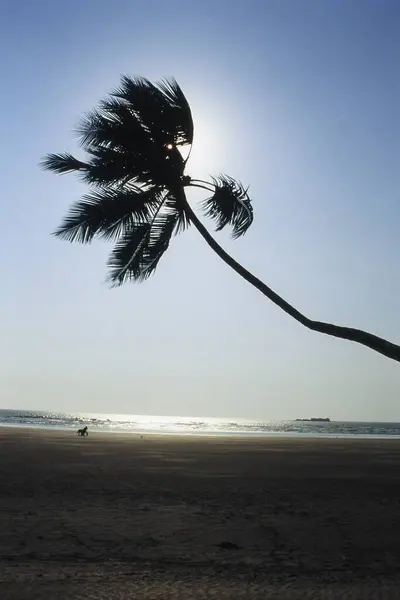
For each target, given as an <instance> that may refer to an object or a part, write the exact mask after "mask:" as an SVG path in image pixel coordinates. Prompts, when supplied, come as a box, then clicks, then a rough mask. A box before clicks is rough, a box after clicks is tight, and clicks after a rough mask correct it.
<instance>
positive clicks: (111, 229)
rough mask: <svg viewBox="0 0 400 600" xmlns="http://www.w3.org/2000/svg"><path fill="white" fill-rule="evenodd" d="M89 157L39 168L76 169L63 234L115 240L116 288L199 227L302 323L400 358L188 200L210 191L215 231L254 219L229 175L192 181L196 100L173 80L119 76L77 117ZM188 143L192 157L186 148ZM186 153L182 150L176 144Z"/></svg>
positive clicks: (64, 158) (207, 205) (147, 270)
mask: <svg viewBox="0 0 400 600" xmlns="http://www.w3.org/2000/svg"><path fill="white" fill-rule="evenodd" d="M78 133H79V136H80V143H81V146H82V147H83V149H84V150H85V153H86V158H85V160H78V159H77V158H74V157H73V156H72V155H71V154H68V153H64V154H49V155H47V156H46V157H45V158H44V160H43V162H42V166H43V167H44V168H45V169H48V170H50V171H54V172H56V173H70V172H77V173H78V175H79V176H80V177H81V178H82V179H83V181H84V182H85V183H87V184H88V186H89V193H88V194H86V195H85V196H84V197H83V198H82V200H80V201H79V202H77V203H76V204H74V205H73V206H72V208H71V209H70V211H69V213H68V214H67V216H66V217H65V219H64V221H63V222H62V224H61V225H60V227H59V228H58V229H57V230H56V231H55V235H56V236H57V237H58V238H61V239H63V240H67V241H69V242H81V243H90V242H92V241H93V240H94V239H95V238H103V239H106V240H113V241H114V242H115V244H114V248H113V250H112V252H111V255H110V258H109V262H108V266H109V276H108V279H109V281H110V282H111V284H112V285H121V284H123V283H125V282H127V281H130V280H131V281H132V280H133V281H143V280H145V279H147V278H148V277H149V276H150V275H151V274H152V273H153V272H154V271H155V269H156V267H157V265H158V263H159V261H160V259H161V257H162V256H163V254H164V253H165V252H166V250H167V248H168V246H169V244H170V242H171V239H172V237H173V235H174V234H176V233H179V232H181V231H183V230H184V229H186V228H187V227H188V226H190V225H193V226H194V227H195V228H196V229H197V231H198V232H199V233H200V235H201V236H202V237H203V239H204V240H205V241H206V243H207V244H208V245H209V246H210V247H211V248H212V249H213V250H214V251H215V252H216V254H217V255H218V256H219V257H220V258H221V259H222V260H223V261H224V262H225V263H226V264H227V265H228V266H229V267H231V268H232V269H233V270H234V271H236V273H238V274H239V275H240V276H241V277H243V279H245V280H246V281H248V282H249V283H251V284H252V285H253V286H254V287H255V288H257V289H258V290H259V291H260V292H261V293H262V294H264V295H265V296H267V298H269V299H270V300H272V302H274V303H275V304H276V305H278V306H279V307H280V308H281V309H282V310H284V311H285V312H286V313H287V314H288V315H290V316H291V317H293V318H294V319H296V321H298V322H299V323H301V324H302V325H304V326H305V327H307V328H308V329H311V330H313V331H318V332H320V333H324V334H327V335H330V336H334V337H338V338H343V339H347V340H350V341H353V342H357V343H359V344H362V345H364V346H368V347H369V348H371V349H372V350H375V351H376V352H379V353H380V354H383V355H385V356H387V357H389V358H392V359H393V360H396V361H400V346H398V345H396V344H393V343H391V342H389V341H387V340H385V339H382V338H380V337H377V336H376V335H373V334H371V333H367V332H366V331H362V330H359V329H354V328H350V327H341V326H338V325H333V324H331V323H324V322H320V321H314V320H312V319H310V318H308V317H306V316H305V315H303V314H302V313H300V312H299V311H298V310H296V308H294V307H293V306H291V305H290V304H289V303H288V302H286V301H285V300H284V299H283V298H281V297H280V296H278V294H276V293H275V292H274V291H273V290H272V289H271V288H269V287H268V286H267V285H265V284H264V283H263V282H262V281H260V280H259V279H258V278H257V277H255V276H254V275H253V274H252V273H250V272H249V271H248V270H247V269H245V268H244V267H243V266H242V265H240V264H239V263H238V262H236V260H234V259H233V258H232V257H231V256H230V255H229V254H227V252H225V250H224V249H223V248H222V247H221V246H220V245H219V244H218V243H217V242H216V241H215V239H214V238H213V237H212V235H211V234H210V233H209V231H208V230H207V229H206V227H205V226H204V225H203V223H202V222H201V221H200V220H199V219H198V217H197V216H196V214H195V212H194V211H193V209H192V207H191V206H190V205H189V203H188V201H187V198H186V194H185V189H186V188H188V187H198V188H202V189H204V190H205V191H207V192H208V198H207V199H206V200H204V201H203V203H202V209H203V211H204V212H205V215H206V216H207V217H210V218H211V219H213V220H214V221H215V222H216V229H217V231H219V230H221V229H223V228H225V227H226V226H229V227H230V228H231V229H232V235H233V237H234V238H237V237H239V236H241V235H243V234H244V233H246V231H247V230H248V228H249V227H250V225H251V223H252V221H253V208H252V205H251V200H250V198H249V195H248V193H247V189H245V188H244V187H243V185H242V184H241V183H240V182H238V181H235V180H234V179H232V178H231V177H227V176H225V175H220V176H218V177H214V178H211V180H210V181H208V182H205V181H202V180H196V179H192V178H191V177H189V176H188V175H186V174H185V167H186V164H187V161H188V158H189V155H190V149H191V147H192V143H193V120H192V115H191V110H190V106H189V104H188V102H187V100H186V98H185V96H184V94H183V92H182V90H181V88H180V87H179V85H178V84H177V82H176V81H175V80H173V79H172V80H163V81H161V82H159V83H157V84H153V83H151V82H150V81H149V80H147V79H144V78H129V77H122V79H121V83H120V86H119V87H118V88H117V89H116V90H115V91H114V92H112V93H111V94H110V96H109V97H108V98H107V99H105V100H103V101H102V102H100V104H99V106H98V107H97V108H96V109H95V110H94V111H92V112H90V113H89V114H87V115H86V116H85V117H84V118H83V119H82V121H81V123H80V126H79V128H78ZM185 147H186V148H187V149H188V153H187V156H186V158H184V154H182V153H181V150H182V149H184V148H185ZM180 149H181V150H180Z"/></svg>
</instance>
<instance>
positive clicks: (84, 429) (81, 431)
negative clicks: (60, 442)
mask: <svg viewBox="0 0 400 600" xmlns="http://www.w3.org/2000/svg"><path fill="white" fill-rule="evenodd" d="M76 433H77V434H78V435H82V436H83V435H89V432H88V428H87V425H86V426H85V427H82V429H78V431H77V432H76Z"/></svg>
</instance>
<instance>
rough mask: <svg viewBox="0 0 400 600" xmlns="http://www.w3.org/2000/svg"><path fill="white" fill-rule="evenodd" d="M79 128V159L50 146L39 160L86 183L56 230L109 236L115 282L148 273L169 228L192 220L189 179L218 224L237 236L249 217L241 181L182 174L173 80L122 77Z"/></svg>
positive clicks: (71, 237) (183, 141)
mask: <svg viewBox="0 0 400 600" xmlns="http://www.w3.org/2000/svg"><path fill="white" fill-rule="evenodd" d="M78 134H79V140H80V145H81V146H82V148H83V149H84V151H85V160H78V159H77V158H75V157H74V156H72V155H71V154H68V153H63V154H49V155H47V156H46V158H45V159H44V161H43V163H42V164H43V166H44V168H46V169H49V170H51V171H55V172H56V173H71V172H77V173H78V174H79V176H80V177H81V178H82V179H83V181H84V182H85V183H87V184H88V186H89V190H90V191H89V193H87V194H86V195H85V196H84V197H83V198H82V199H81V200H80V201H79V202H77V203H75V204H74V205H73V206H72V207H71V209H70V211H69V213H68V214H67V216H66V217H65V219H64V221H63V222H62V224H61V226H60V227H59V228H58V229H57V230H56V231H55V235H56V236H57V237H59V238H61V239H64V240H68V241H70V242H81V243H90V242H91V241H92V240H94V239H95V238H103V239H106V240H113V241H114V242H115V244H114V248H113V250H112V252H111V255H110V258H109V280H110V282H111V283H112V284H113V285H120V284H122V283H124V282H125V281H128V280H136V281H143V280H144V279H146V278H148V277H149V276H150V275H151V274H152V273H153V272H154V270H155V269H156V267H157V265H158V263H159V261H160V258H161V257H162V256H163V254H164V253H165V251H166V250H167V248H168V246H169V244H170V241H171V238H172V236H173V235H174V234H175V233H178V232H180V231H183V230H184V229H185V228H186V227H187V226H188V225H189V224H190V223H191V222H193V220H196V224H198V221H197V219H196V218H195V216H194V213H193V211H192V210H191V208H190V207H189V205H188V203H187V199H186V195H185V188H186V187H188V186H196V187H201V188H204V189H205V190H207V191H208V192H209V194H210V195H209V197H208V198H206V200H205V201H204V202H203V203H202V208H203V210H204V213H205V214H206V215H207V216H209V217H211V218H213V219H214V220H215V222H216V228H217V229H218V230H220V229H223V228H224V227H226V226H227V225H230V226H231V227H232V232H233V236H234V237H238V236H240V235H243V234H244V233H245V232H246V231H247V229H248V227H249V226H250V225H251V223H252V220H253V210H252V206H251V202H250V199H249V196H248V194H247V190H246V189H244V187H243V186H242V185H241V184H240V183H239V182H237V181H235V180H234V179H232V178H230V177H226V176H219V177H214V178H211V180H210V181H209V182H204V181H202V180H194V179H192V178H191V177H189V176H188V175H186V174H185V167H186V164H187V161H188V158H189V156H190V150H191V147H192V144H193V119H192V114H191V110H190V106H189V104H188V101H187V100H186V98H185V96H184V94H183V92H182V90H181V88H180V87H179V85H178V84H177V82H176V81H175V80H163V81H161V82H159V83H158V84H153V83H151V82H150V81H149V80H147V79H144V78H130V77H123V78H122V80H121V83H120V86H119V87H118V88H117V89H116V90H115V91H114V92H112V93H111V94H110V96H109V97H108V98H107V99H105V100H103V101H102V102H100V104H99V106H98V107H97V108H96V109H95V110H94V111H92V112H90V113H88V114H87V115H86V116H85V117H84V118H83V119H82V120H81V123H80V125H79V128H78ZM184 150H186V151H187V152H186V158H184V157H183V154H182V152H183V151H184Z"/></svg>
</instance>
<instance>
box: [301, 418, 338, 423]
mask: <svg viewBox="0 0 400 600" xmlns="http://www.w3.org/2000/svg"><path fill="white" fill-rule="evenodd" d="M295 421H308V422H310V421H318V422H322V423H330V422H331V420H330V419H329V417H311V419H295Z"/></svg>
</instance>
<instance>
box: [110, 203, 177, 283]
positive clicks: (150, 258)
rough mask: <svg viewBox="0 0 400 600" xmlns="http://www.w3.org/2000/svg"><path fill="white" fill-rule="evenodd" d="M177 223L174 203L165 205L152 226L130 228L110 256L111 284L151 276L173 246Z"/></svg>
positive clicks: (156, 215)
mask: <svg viewBox="0 0 400 600" xmlns="http://www.w3.org/2000/svg"><path fill="white" fill-rule="evenodd" d="M177 222H178V212H177V210H176V206H175V205H174V204H173V202H172V201H171V200H170V201H168V202H165V203H164V202H163V203H162V205H161V206H160V209H159V210H157V212H156V213H155V214H154V217H153V219H152V221H151V223H147V224H144V225H136V224H135V225H133V226H132V227H130V228H129V229H128V230H127V231H126V232H125V234H124V235H123V237H122V238H121V239H120V240H119V241H118V242H117V244H116V245H115V247H114V249H113V251H112V253H111V255H110V258H109V261H108V266H109V268H110V273H109V276H108V280H109V281H110V282H111V284H112V285H113V286H119V285H122V284H123V283H125V282H127V281H139V282H140V281H144V280H145V279H147V278H148V277H150V275H151V274H152V273H154V271H155V269H156V267H157V265H158V263H159V261H160V259H161V257H162V256H163V254H164V252H165V251H166V250H167V248H168V246H169V243H170V241H171V237H172V235H173V233H174V230H176V226H177Z"/></svg>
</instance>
